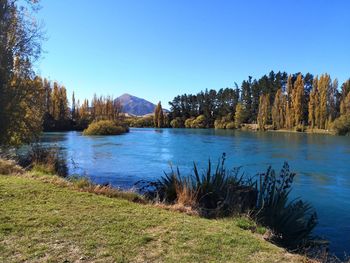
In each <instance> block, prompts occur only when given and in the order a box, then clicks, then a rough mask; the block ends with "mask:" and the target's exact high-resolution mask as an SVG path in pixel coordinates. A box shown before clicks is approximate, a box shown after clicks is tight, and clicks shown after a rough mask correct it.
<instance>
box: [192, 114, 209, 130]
mask: <svg viewBox="0 0 350 263" xmlns="http://www.w3.org/2000/svg"><path fill="white" fill-rule="evenodd" d="M206 127H207V121H206V119H205V116H204V115H199V116H198V117H197V118H196V119H194V120H193V122H192V128H197V129H201V128H206Z"/></svg>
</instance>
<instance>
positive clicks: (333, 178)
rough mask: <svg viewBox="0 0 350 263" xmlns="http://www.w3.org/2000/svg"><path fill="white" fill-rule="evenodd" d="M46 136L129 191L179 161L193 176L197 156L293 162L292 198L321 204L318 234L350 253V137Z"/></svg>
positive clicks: (82, 167) (189, 132) (249, 168)
mask: <svg viewBox="0 0 350 263" xmlns="http://www.w3.org/2000/svg"><path fill="white" fill-rule="evenodd" d="M43 140H44V141H45V142H47V143H49V144H55V145H58V146H60V147H61V148H62V149H63V152H64V154H65V156H66V158H67V163H68V165H69V168H70V173H72V174H73V173H76V174H85V175H87V176H89V177H90V178H91V179H92V180H93V181H94V182H96V183H111V184H112V185H114V186H118V187H123V188H130V187H132V186H133V184H134V183H135V182H137V181H138V180H141V179H146V180H147V179H156V178H159V177H160V176H162V175H163V172H164V171H169V170H170V168H169V165H170V164H173V166H178V167H179V168H180V171H181V172H182V174H186V173H189V172H190V171H191V169H192V167H193V161H195V162H196V163H197V164H198V165H199V167H201V168H205V167H206V165H207V162H208V159H209V158H210V159H211V160H212V161H213V162H214V163H215V162H217V160H218V158H219V157H220V156H221V155H222V153H223V152H225V153H226V155H227V162H226V164H227V166H228V167H232V168H234V167H238V166H243V168H242V171H244V172H245V173H247V174H249V175H251V176H253V175H255V174H256V173H258V172H264V171H266V169H267V167H268V166H269V165H272V166H273V168H275V169H276V170H279V169H280V168H281V167H282V165H283V163H284V161H288V163H289V165H290V167H291V170H292V171H294V172H296V173H297V176H296V177H295V182H294V187H293V192H292V194H293V196H295V197H298V196H302V197H303V199H305V200H307V201H309V202H310V203H312V205H313V206H314V207H315V208H316V210H317V213H318V217H319V225H318V226H317V229H316V231H315V232H316V234H318V235H321V236H323V237H325V238H327V239H328V240H330V241H331V245H330V248H331V251H333V252H334V253H336V254H337V255H338V256H340V257H342V256H343V255H344V251H345V252H347V254H350V137H338V136H330V135H311V134H298V133H279V132H265V133H258V132H242V131H226V130H214V129H206V130H202V129H131V130H130V133H128V134H125V135H121V136H94V137H86V136H82V135H81V133H79V132H66V133H46V134H45V135H44V137H43Z"/></svg>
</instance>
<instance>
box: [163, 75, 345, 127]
mask: <svg viewBox="0 0 350 263" xmlns="http://www.w3.org/2000/svg"><path fill="white" fill-rule="evenodd" d="M349 90H350V80H347V81H346V82H345V83H343V84H342V85H341V87H340V89H339V87H338V81H337V79H334V80H332V79H331V77H330V75H329V74H322V75H321V76H313V75H312V74H310V73H307V74H305V75H303V74H302V73H296V74H287V73H286V72H277V73H275V72H273V71H271V72H270V73H269V74H267V75H264V76H262V77H261V78H260V79H253V78H252V77H249V78H248V79H247V80H244V81H243V82H242V84H241V86H240V87H239V86H238V85H237V84H235V87H234V88H225V89H220V90H219V91H216V90H213V89H212V90H205V91H201V92H199V93H197V94H194V95H193V94H183V95H179V96H176V97H175V98H174V99H173V100H172V101H171V102H169V105H170V106H171V111H170V113H169V119H170V121H171V124H172V126H174V127H192V128H210V127H216V128H239V127H240V126H241V125H242V124H256V125H257V127H258V128H259V129H261V130H265V129H267V128H271V129H297V130H300V129H305V128H306V127H309V128H312V129H316V128H317V129H329V128H330V127H331V125H332V124H333V122H334V121H335V120H336V119H337V118H339V117H340V116H341V115H346V114H349V113H350V111H349V108H350V95H349Z"/></svg>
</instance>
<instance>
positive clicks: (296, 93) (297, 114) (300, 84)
mask: <svg viewBox="0 0 350 263" xmlns="http://www.w3.org/2000/svg"><path fill="white" fill-rule="evenodd" d="M293 86H294V88H293V92H292V94H293V95H292V97H293V102H292V106H293V107H292V108H293V115H294V125H300V124H303V116H304V112H303V109H304V105H303V100H304V81H303V77H302V75H301V74H299V75H298V77H297V79H296V81H295V82H294V85H293Z"/></svg>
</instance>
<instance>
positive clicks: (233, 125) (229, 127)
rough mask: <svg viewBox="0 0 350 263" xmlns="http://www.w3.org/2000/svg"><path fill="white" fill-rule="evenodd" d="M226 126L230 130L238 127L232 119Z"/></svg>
mask: <svg viewBox="0 0 350 263" xmlns="http://www.w3.org/2000/svg"><path fill="white" fill-rule="evenodd" d="M225 128H226V129H229V130H233V129H236V125H235V123H234V122H233V121H231V122H229V123H227V124H226V126H225Z"/></svg>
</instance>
